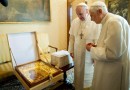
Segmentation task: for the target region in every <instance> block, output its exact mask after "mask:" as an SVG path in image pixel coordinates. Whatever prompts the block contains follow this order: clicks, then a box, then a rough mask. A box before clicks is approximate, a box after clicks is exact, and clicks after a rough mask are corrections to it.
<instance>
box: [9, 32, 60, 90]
mask: <svg viewBox="0 0 130 90" xmlns="http://www.w3.org/2000/svg"><path fill="white" fill-rule="evenodd" d="M7 36H8V42H9V47H10V53H11V57H12V65H13V69H14V74H15V75H16V77H17V78H18V79H19V81H20V82H21V83H22V85H23V86H24V87H25V88H26V90H41V89H43V88H45V87H47V86H49V85H51V84H53V83H55V82H57V81H59V80H62V79H63V71H62V70H61V69H57V68H55V67H54V66H52V65H50V64H48V63H46V62H44V61H42V60H40V58H39V49H38V42H37V37H36V33H35V32H26V33H13V34H8V35H7Z"/></svg>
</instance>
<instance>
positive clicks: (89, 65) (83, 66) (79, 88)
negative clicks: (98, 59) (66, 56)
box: [68, 15, 101, 90]
mask: <svg viewBox="0 0 130 90" xmlns="http://www.w3.org/2000/svg"><path fill="white" fill-rule="evenodd" d="M100 26H101V25H97V24H96V23H95V22H93V21H91V18H90V16H89V15H88V16H87V19H86V20H85V21H81V20H80V19H79V18H76V19H74V20H73V22H72V24H71V28H70V32H69V34H70V39H69V47H68V51H69V52H70V53H74V85H75V89H76V90H83V87H84V88H86V87H90V86H91V83H92V78H93V71H94V67H93V62H92V60H91V58H90V53H89V52H88V51H87V50H86V48H85V45H86V43H87V42H93V41H95V40H97V38H98V36H99V34H100V29H101V27H100ZM81 33H82V34H83V36H82V37H81V36H80V34H81ZM84 71H85V72H84Z"/></svg>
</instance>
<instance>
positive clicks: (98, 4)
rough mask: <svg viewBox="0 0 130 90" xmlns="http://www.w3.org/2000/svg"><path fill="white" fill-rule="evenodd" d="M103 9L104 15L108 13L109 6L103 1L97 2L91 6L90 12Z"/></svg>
mask: <svg viewBox="0 0 130 90" xmlns="http://www.w3.org/2000/svg"><path fill="white" fill-rule="evenodd" d="M99 9H101V10H102V11H103V13H107V12H108V10H107V6H106V4H105V3H104V2H102V1H96V2H94V3H93V4H92V5H91V6H90V9H89V10H90V11H91V12H96V11H97V10H99Z"/></svg>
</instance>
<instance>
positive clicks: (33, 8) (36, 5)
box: [0, 0, 50, 22]
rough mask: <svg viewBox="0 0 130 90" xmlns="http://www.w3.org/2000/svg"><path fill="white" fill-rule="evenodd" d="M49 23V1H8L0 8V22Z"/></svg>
mask: <svg viewBox="0 0 130 90" xmlns="http://www.w3.org/2000/svg"><path fill="white" fill-rule="evenodd" d="M39 21H50V0H8V6H7V7H4V6H2V5H1V6H0V22H39Z"/></svg>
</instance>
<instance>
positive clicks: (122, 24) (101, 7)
mask: <svg viewBox="0 0 130 90" xmlns="http://www.w3.org/2000/svg"><path fill="white" fill-rule="evenodd" d="M89 11H90V16H91V19H92V20H93V21H95V22H96V23H97V24H99V23H101V24H102V29H101V33H100V36H99V39H98V41H97V47H93V43H89V44H87V45H86V49H87V50H88V51H90V53H91V57H92V59H94V62H95V65H94V66H95V67H94V77H93V84H92V90H129V60H130V27H129V24H128V22H127V21H126V20H125V19H124V18H123V17H121V16H119V15H114V14H112V13H109V12H108V11H107V7H106V5H105V3H104V2H101V1H97V2H94V3H93V4H92V5H91V6H90V10H89Z"/></svg>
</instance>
